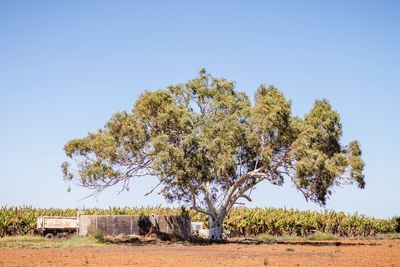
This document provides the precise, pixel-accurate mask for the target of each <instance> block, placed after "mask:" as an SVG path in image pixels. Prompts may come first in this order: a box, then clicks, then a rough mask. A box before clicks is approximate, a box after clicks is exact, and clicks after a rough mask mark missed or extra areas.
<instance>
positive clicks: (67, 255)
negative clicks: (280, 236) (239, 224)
mask: <svg viewBox="0 0 400 267" xmlns="http://www.w3.org/2000/svg"><path fill="white" fill-rule="evenodd" d="M397 238H398V236H397V237H395V238H392V239H391V238H386V239H382V240H379V239H364V240H357V239H341V240H328V241H321V240H314V241H312V240H306V241H304V240H299V241H285V242H283V243H282V244H281V243H275V244H265V243H262V244H242V243H237V242H236V243H228V244H212V245H198V244H197V245H196V244H191V243H186V242H175V243H166V242H160V243H155V244H146V245H143V244H142V245H140V244H123V245H115V244H103V243H98V242H97V241H96V240H95V239H91V238H70V239H61V240H44V239H42V238H40V237H24V236H22V237H9V238H1V239H0V266H62V265H64V266H389V267H390V266H400V240H399V239H397ZM338 242H340V243H338Z"/></svg>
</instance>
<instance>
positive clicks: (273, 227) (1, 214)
mask: <svg viewBox="0 0 400 267" xmlns="http://www.w3.org/2000/svg"><path fill="white" fill-rule="evenodd" d="M77 212H78V211H77V210H76V209H38V208H32V207H27V206H22V207H1V208H0V237H3V236H8V235H25V234H28V233H33V232H34V230H35V228H36V220H37V217H38V216H44V215H47V216H66V217H74V216H76V215H77ZM84 213H85V214H86V215H151V214H158V215H180V214H182V213H188V214H189V216H190V217H191V219H192V221H203V222H204V224H206V225H207V224H208V218H207V216H206V215H204V214H202V213H199V212H196V211H194V210H188V211H185V210H183V209H178V208H162V207H147V208H145V207H142V208H128V207H125V208H119V207H110V208H108V209H97V208H93V209H86V210H85V211H84ZM397 227H398V222H397V220H396V218H392V219H386V220H385V219H377V218H374V217H367V216H364V215H358V214H345V213H343V212H333V211H330V212H314V211H298V210H293V209H261V208H252V209H247V208H238V209H232V210H231V211H230V212H229V213H228V216H227V218H226V219H225V222H224V228H225V229H226V230H227V231H229V232H230V233H231V235H232V236H244V235H254V236H257V235H265V236H268V235H270V236H272V235H273V236H282V235H291V236H303V237H305V236H311V237H315V238H323V237H325V238H326V237H327V236H331V235H335V236H346V237H353V236H371V235H375V234H385V233H395V232H396V230H397ZM98 237H99V238H100V239H101V233H99V235H98Z"/></svg>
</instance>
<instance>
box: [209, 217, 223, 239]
mask: <svg viewBox="0 0 400 267" xmlns="http://www.w3.org/2000/svg"><path fill="white" fill-rule="evenodd" d="M208 224H209V229H210V239H211V240H222V232H223V229H222V226H223V219H220V218H218V217H217V218H213V217H212V216H209V219H208Z"/></svg>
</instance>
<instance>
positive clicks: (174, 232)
mask: <svg viewBox="0 0 400 267" xmlns="http://www.w3.org/2000/svg"><path fill="white" fill-rule="evenodd" d="M190 222H191V221H190V219H189V217H186V216H131V215H80V216H79V235H82V236H86V235H94V234H95V233H96V232H101V233H102V234H104V235H110V236H116V235H120V234H124V235H131V234H135V235H146V234H148V233H149V232H150V231H154V230H155V231H156V232H157V233H161V234H167V235H171V236H174V237H178V238H188V237H189V235H190Z"/></svg>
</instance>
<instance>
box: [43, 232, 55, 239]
mask: <svg viewBox="0 0 400 267" xmlns="http://www.w3.org/2000/svg"><path fill="white" fill-rule="evenodd" d="M44 237H45V238H49V239H52V238H54V234H53V233H47V234H45V235H44Z"/></svg>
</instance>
